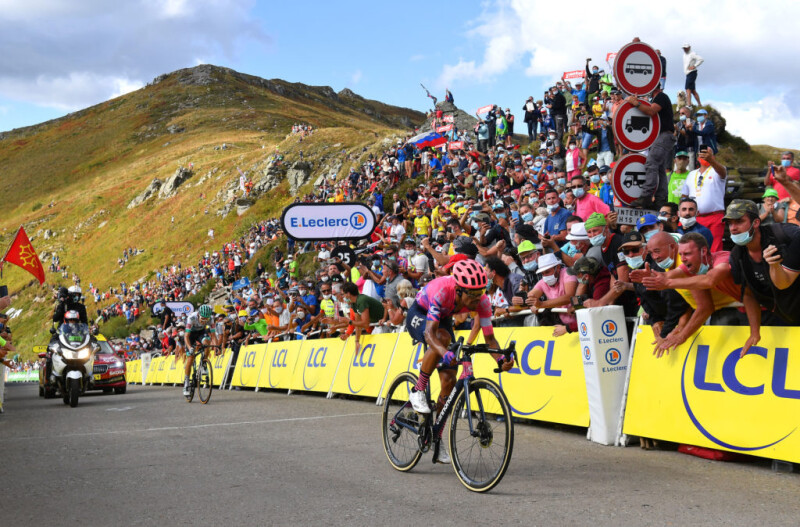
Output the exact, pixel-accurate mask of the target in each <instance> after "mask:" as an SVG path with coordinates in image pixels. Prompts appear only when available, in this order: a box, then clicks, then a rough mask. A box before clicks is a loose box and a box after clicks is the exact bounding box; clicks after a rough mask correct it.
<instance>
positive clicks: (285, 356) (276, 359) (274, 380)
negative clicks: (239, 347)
mask: <svg viewBox="0 0 800 527" xmlns="http://www.w3.org/2000/svg"><path fill="white" fill-rule="evenodd" d="M304 342H305V341H303V340H292V341H287V342H270V343H269V345H268V346H267V354H266V356H265V358H264V365H263V367H262V372H261V376H260V377H259V378H258V387H259V388H270V389H281V390H288V389H289V387H290V386H291V384H292V376H293V375H294V370H295V366H297V363H298V359H299V357H300V351H301V349H302V348H303V343H304ZM241 353H242V352H241V351H240V352H239V355H241Z"/></svg>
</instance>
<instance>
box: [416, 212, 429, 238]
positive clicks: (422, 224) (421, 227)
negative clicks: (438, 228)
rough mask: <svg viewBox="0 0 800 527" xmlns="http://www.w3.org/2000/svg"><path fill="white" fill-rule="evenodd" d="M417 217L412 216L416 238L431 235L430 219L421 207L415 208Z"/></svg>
mask: <svg viewBox="0 0 800 527" xmlns="http://www.w3.org/2000/svg"><path fill="white" fill-rule="evenodd" d="M416 215H417V217H416V218H414V234H415V235H416V236H417V238H422V237H424V236H430V235H431V220H430V219H428V217H427V216H425V212H424V211H423V210H422V209H417V210H416Z"/></svg>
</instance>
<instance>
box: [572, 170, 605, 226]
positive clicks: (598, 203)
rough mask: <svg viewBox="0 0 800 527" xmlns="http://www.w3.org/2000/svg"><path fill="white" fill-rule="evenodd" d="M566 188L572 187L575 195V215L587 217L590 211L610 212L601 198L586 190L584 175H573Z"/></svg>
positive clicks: (586, 183)
mask: <svg viewBox="0 0 800 527" xmlns="http://www.w3.org/2000/svg"><path fill="white" fill-rule="evenodd" d="M567 188H571V189H572V194H573V195H574V196H575V215H576V216H580V217H581V218H588V217H589V216H591V215H592V213H595V212H597V213H600V214H602V215H604V216H605V215H606V214H608V213H609V212H611V209H609V207H608V205H606V204H605V203H604V202H603V200H602V199H600V198H598V197H597V196H595V195H593V194H591V193H589V192H588V188H589V184H588V182H587V181H586V178H585V177H584V176H575V177H573V178H572V181H570V185H569V186H568V187H567Z"/></svg>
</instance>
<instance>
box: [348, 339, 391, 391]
mask: <svg viewBox="0 0 800 527" xmlns="http://www.w3.org/2000/svg"><path fill="white" fill-rule="evenodd" d="M397 337H398V334H397V333H384V334H381V335H363V336H362V337H361V349H360V350H359V352H358V353H356V352H355V339H347V345H346V346H345V348H344V354H343V356H342V360H341V362H340V363H339V370H338V371H337V372H336V380H335V381H334V383H333V392H334V393H344V394H349V395H360V396H363V397H378V395H379V394H380V392H381V387H383V385H384V380H385V379H386V372H387V371H388V369H389V363H390V362H391V361H392V354H393V353H394V350H395V346H396V345H397V340H398V339H397ZM387 382H388V381H387Z"/></svg>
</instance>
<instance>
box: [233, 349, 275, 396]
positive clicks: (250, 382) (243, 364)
mask: <svg viewBox="0 0 800 527" xmlns="http://www.w3.org/2000/svg"><path fill="white" fill-rule="evenodd" d="M266 354H267V345H266V344H254V345H252V346H242V348H241V349H240V350H239V357H238V358H237V359H236V369H235V370H234V372H233V379H231V386H242V387H247V388H255V387H257V386H258V377H259V373H260V372H261V367H262V364H263V363H264V356H265V355H266Z"/></svg>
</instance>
